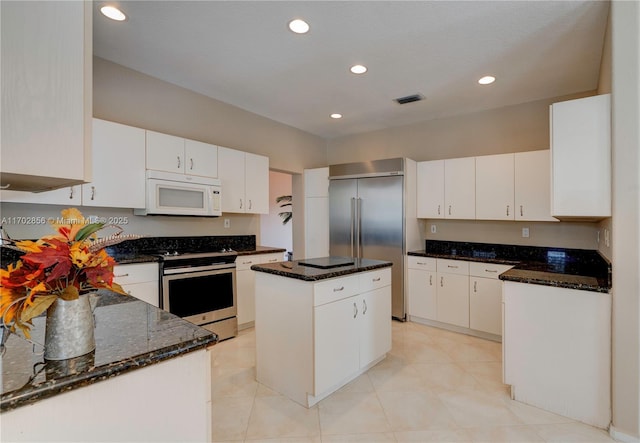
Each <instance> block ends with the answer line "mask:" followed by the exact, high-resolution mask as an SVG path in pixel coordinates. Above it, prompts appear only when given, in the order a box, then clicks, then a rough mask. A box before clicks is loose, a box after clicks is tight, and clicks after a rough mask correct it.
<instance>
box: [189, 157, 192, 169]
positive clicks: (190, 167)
mask: <svg viewBox="0 0 640 443" xmlns="http://www.w3.org/2000/svg"><path fill="white" fill-rule="evenodd" d="M189 160H190V161H191V165H190V166H189V169H191V170H192V171H193V159H192V158H190V159H189Z"/></svg>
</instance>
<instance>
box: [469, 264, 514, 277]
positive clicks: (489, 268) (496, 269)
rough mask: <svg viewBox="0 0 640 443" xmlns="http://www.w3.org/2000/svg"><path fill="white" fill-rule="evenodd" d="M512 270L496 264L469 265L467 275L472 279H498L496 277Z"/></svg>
mask: <svg viewBox="0 0 640 443" xmlns="http://www.w3.org/2000/svg"><path fill="white" fill-rule="evenodd" d="M511 268H513V266H510V265H500V264H496V263H476V262H471V263H469V275H472V276H474V277H484V278H493V279H496V280H497V279H498V276H499V275H500V274H502V273H503V272H505V271H508V270H509V269H511Z"/></svg>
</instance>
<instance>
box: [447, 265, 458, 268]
mask: <svg viewBox="0 0 640 443" xmlns="http://www.w3.org/2000/svg"><path fill="white" fill-rule="evenodd" d="M447 268H452V269H458V267H457V266H451V265H447Z"/></svg>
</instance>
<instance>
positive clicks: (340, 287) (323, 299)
mask: <svg viewBox="0 0 640 443" xmlns="http://www.w3.org/2000/svg"><path fill="white" fill-rule="evenodd" d="M358 281H359V276H358V275H352V276H349V277H340V278H330V279H328V280H325V281H321V282H319V283H316V284H315V285H314V294H313V295H314V297H313V298H314V303H313V305H314V306H320V305H323V304H325V303H330V302H332V301H336V300H341V299H343V298H347V297H351V296H352V295H356V294H358V292H359V284H358Z"/></svg>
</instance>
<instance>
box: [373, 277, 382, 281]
mask: <svg viewBox="0 0 640 443" xmlns="http://www.w3.org/2000/svg"><path fill="white" fill-rule="evenodd" d="M371 281H380V277H378V278H372V279H371Z"/></svg>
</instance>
